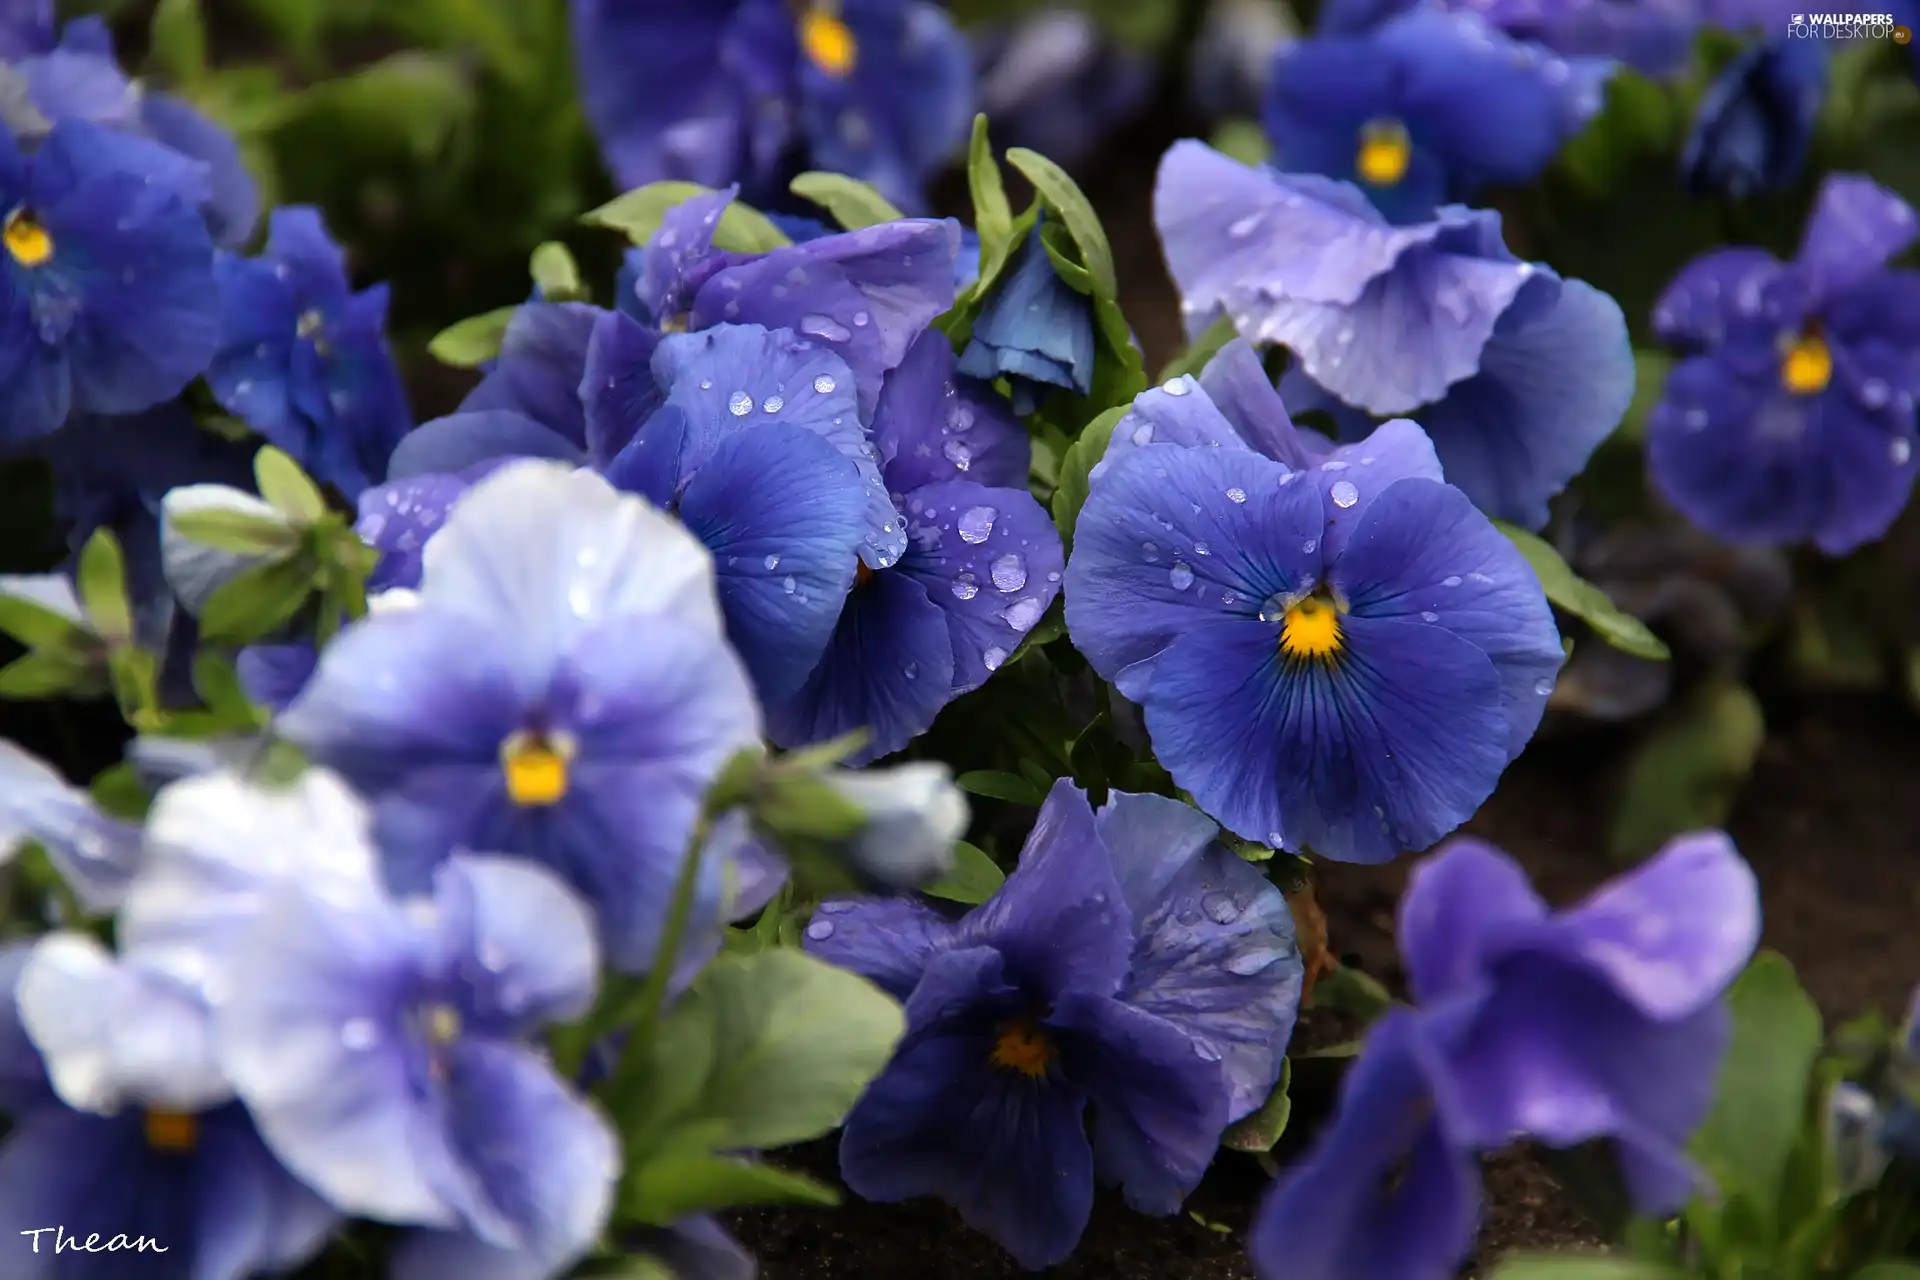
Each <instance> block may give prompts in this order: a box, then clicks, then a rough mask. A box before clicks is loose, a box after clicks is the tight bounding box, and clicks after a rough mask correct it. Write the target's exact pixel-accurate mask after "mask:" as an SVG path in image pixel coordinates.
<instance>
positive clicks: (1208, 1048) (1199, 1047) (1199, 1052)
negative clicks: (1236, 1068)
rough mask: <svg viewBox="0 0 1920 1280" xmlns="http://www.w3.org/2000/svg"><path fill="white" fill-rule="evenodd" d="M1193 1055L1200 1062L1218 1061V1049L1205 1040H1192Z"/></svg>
mask: <svg viewBox="0 0 1920 1280" xmlns="http://www.w3.org/2000/svg"><path fill="white" fill-rule="evenodd" d="M1193 1056H1194V1057H1196V1058H1198V1059H1200V1061H1202V1062H1218V1061H1220V1051H1219V1050H1218V1049H1216V1048H1214V1047H1213V1046H1212V1045H1210V1044H1208V1043H1207V1042H1206V1041H1205V1040H1195V1041H1194V1042H1193Z"/></svg>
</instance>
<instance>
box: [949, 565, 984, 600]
mask: <svg viewBox="0 0 1920 1280" xmlns="http://www.w3.org/2000/svg"><path fill="white" fill-rule="evenodd" d="M979 594H980V580H979V579H978V578H976V577H974V576H973V575H972V574H971V573H968V572H966V571H965V570H964V569H963V570H961V572H960V576H959V577H957V578H955V579H954V580H953V598H954V599H955V600H971V599H973V598H974V597H975V596H977V595H979Z"/></svg>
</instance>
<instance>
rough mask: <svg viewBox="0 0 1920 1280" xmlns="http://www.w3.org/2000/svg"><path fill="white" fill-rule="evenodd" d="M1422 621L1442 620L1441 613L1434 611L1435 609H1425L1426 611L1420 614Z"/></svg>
mask: <svg viewBox="0 0 1920 1280" xmlns="http://www.w3.org/2000/svg"><path fill="white" fill-rule="evenodd" d="M1420 621H1422V622H1438V621H1440V615H1439V614H1437V613H1435V612H1434V611H1433V610H1431V609H1428V610H1425V611H1424V612H1422V613H1421V615H1420Z"/></svg>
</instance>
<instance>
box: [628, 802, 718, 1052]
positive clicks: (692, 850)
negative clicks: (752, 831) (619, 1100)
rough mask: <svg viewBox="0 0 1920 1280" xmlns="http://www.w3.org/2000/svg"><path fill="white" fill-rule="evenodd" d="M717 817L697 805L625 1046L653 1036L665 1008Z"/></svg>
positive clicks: (645, 1040) (707, 805)
mask: <svg viewBox="0 0 1920 1280" xmlns="http://www.w3.org/2000/svg"><path fill="white" fill-rule="evenodd" d="M717 816H718V815H717V814H716V813H714V811H713V807H712V804H711V800H709V803H707V804H705V805H703V806H702V807H701V809H700V819H699V821H698V822H696V823H694V825H693V836H692V838H691V839H689V840H688V841H687V856H686V857H685V858H684V859H683V860H682V861H681V863H680V875H679V878H678V879H677V880H675V881H674V885H673V905H672V906H671V907H670V908H668V911H667V927H666V931H665V932H664V933H662V934H661V935H660V946H659V949H658V950H657V951H655V952H654V956H653V968H652V970H651V971H650V972H648V974H647V980H646V983H645V984H644V985H643V986H642V987H641V988H640V994H639V996H638V997H637V998H636V999H635V1001H634V1006H635V1009H636V1010H637V1012H638V1017H636V1018H635V1020H634V1024H633V1031H632V1039H630V1040H629V1041H628V1044H629V1045H639V1044H645V1043H646V1042H647V1041H649V1040H651V1039H652V1038H653V1032H654V1028H655V1027H656V1026H658V1025H659V1022H660V1014H661V1011H662V1010H663V1009H665V1007H666V1003H667V984H668V983H670V982H672V981H673V971H674V969H675V968H676V967H677V965H678V963H679V959H680V950H681V948H682V947H683V946H684V945H685V943H686V940H687V930H688V929H689V928H690V927H691V926H692V924H693V900H694V898H695V897H696V896H698V891H699V887H700V855H701V853H702V851H703V850H704V849H705V848H706V844H707V835H708V832H709V831H710V830H711V829H712V827H713V822H714V819H715V818H716V817H717Z"/></svg>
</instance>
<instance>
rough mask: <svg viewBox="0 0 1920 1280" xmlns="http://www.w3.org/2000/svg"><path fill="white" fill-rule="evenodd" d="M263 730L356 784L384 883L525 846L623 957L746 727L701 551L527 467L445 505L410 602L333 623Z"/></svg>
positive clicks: (743, 698)
mask: <svg viewBox="0 0 1920 1280" xmlns="http://www.w3.org/2000/svg"><path fill="white" fill-rule="evenodd" d="M849 563H851V554H850V553H849ZM638 631H644V632H645V634H646V636H647V643H646V644H644V645H636V644H634V643H632V637H633V636H634V635H635V634H637V632H638ZM277 727H278V730H279V732H280V733H281V734H282V735H283V736H285V737H286V738H287V739H288V740H289V741H291V742H294V743H296V744H298V745H299V746H300V747H301V748H302V750H304V751H306V753H307V754H308V756H309V757H310V758H312V759H314V760H316V761H318V762H321V763H324V764H326V765H328V766H330V767H332V768H335V769H337V770H338V771H339V772H341V773H342V774H344V775H345V776H346V777H348V778H349V779H350V780H352V781H353V782H354V784H355V785H357V786H359V787H360V788H362V790H363V791H364V793H365V794H366V795H367V796H368V797H369V798H370V800H371V802H372V805H373V808H374V812H375V815H376V819H377V822H378V826H379V831H380V836H381V840H382V845H383V851H384V852H385V853H386V855H387V858H386V872H387V878H388V881H389V883H390V884H392V885H393V886H394V888H395V889H396V890H397V891H399V892H419V891H421V890H423V889H424V888H425V887H426V886H427V885H428V884H429V883H430V882H431V879H432V874H433V870H434V868H435V867H436V866H438V865H439V864H440V863H441V862H442V861H443V860H444V859H445V858H446V857H447V855H448V854H449V853H451V852H452V851H453V850H455V849H457V848H468V849H487V850H496V851H501V852H506V853H511V854H516V855H521V856H525V857H528V858H532V859H535V860H537V861H540V862H542V863H544V864H545V865H547V866H548V867H551V868H552V869H553V870H555V871H556V872H558V873H559V874H560V875H561V876H562V877H563V878H565V879H566V880H567V881H568V882H569V883H571V884H572V885H573V886H574V887H575V888H576V889H577V890H579V892H580V893H581V894H582V895H583V896H584V897H585V898H586V899H587V900H588V901H589V902H590V903H591V904H592V905H593V907H594V908H595V910H596V912H597V913H598V916H599V924H600V929H601V940H602V944H603V946H604V947H605V949H606V951H607V954H608V956H609V958H610V959H611V961H612V962H613V963H614V964H616V965H618V966H620V967H622V968H627V969H632V968H636V967H644V966H645V965H646V964H647V963H648V962H649V961H650V960H651V959H652V957H653V952H654V948H655V946H656V943H657V938H658V933H659V930H660V928H661V927H662V925H663V923H664V920H665V915H666V910H667V903H668V900H669V898H670V897H671V893H670V888H671V886H672V884H673V882H674V879H675V877H676V876H677V875H678V873H679V868H680V865H681V863H682V861H683V860H684V858H685V856H686V845H687V841H688V838H689V836H690V835H691V833H692V830H693V823H694V819H695V816H696V813H697V811H698V808H699V803H700V797H701V795H702V794H703V793H704V791H705V790H706V787H707V785H708V783H710V782H711V781H712V778H713V775H714V774H715V773H716V772H717V771H718V770H719V768H720V766H721V765H722V764H724V763H725V762H726V760H727V759H728V758H730V757H731V756H732V754H733V753H734V752H735V751H736V750H738V749H740V748H743V747H748V746H751V745H753V744H755V743H756V742H757V741H758V740H759V728H760V726H759V715H758V711H757V709H756V707H755V706H754V702H753V696H752V691H751V689H750V688H749V686H748V684H747V678H746V674H745V672H744V671H743V670H742V669H741V667H740V664H739V660H738V659H737V658H736V657H735V656H734V654H733V652H732V650H731V649H729V648H728V647H727V645H726V644H725V642H724V641H723V639H722V636H721V619H720V611H719V608H718V604H717V602H716V600H715V595H714V580H713V565H712V561H711V559H710V558H709V556H708V555H707V553H706V551H705V550H703V549H702V548H701V547H700V545H699V544H698V543H697V542H695V541H694V540H693V539H692V538H691V537H690V536H688V534H687V532H686V531H685V530H684V529H683V528H681V527H680V526H679V525H678V524H676V523H675V522H673V521H672V520H670V519H668V518H667V517H665V516H664V515H662V514H661V513H660V512H658V511H656V510H654V509H652V508H651V507H649V506H648V505H647V504H646V503H644V502H642V501H640V500H639V499H636V498H632V497H628V496H625V495H622V494H619V493H617V492H615V491H614V490H613V489H612V488H611V487H609V486H608V484H607V483H606V481H604V480H602V479H601V478H600V477H599V476H596V475H594V474H593V473H592V472H590V471H580V470H575V469H573V468H571V467H569V466H567V465H565V464H556V463H551V462H541V461H520V462H515V463H512V464H511V465H509V466H506V467H504V468H502V469H501V470H500V471H498V472H497V473H496V474H494V475H491V476H489V477H488V478H487V479H486V480H484V481H482V482H481V483H480V484H478V485H476V486H475V487H474V488H473V489H472V490H471V491H470V492H468V493H467V494H466V495H465V496H464V497H463V498H462V499H461V500H460V502H459V504H458V505H457V507H456V508H455V509H454V512H453V514H452V516H451V517H450V518H449V519H448V520H447V523H446V525H445V526H444V527H443V528H442V529H441V530H440V531H439V533H437V534H435V535H434V537H433V540H432V542H431V544H430V545H429V548H428V552H427V557H426V568H425V573H424V575H423V577H422V578H421V583H420V590H419V598H418V602H417V604H416V605H415V607H412V608H404V609H397V610H392V611H385V612H382V613H379V614H376V615H374V616H372V617H369V618H367V619H364V620H362V621H361V622H358V623H355V624H353V625H351V626H349V627H348V628H347V629H346V630H345V631H343V632H342V633H341V634H340V636H339V637H337V638H336V639H335V640H334V641H333V642H332V643H331V644H329V645H328V646H327V647H326V649H325V650H324V651H323V652H322V653H321V655H320V663H319V668H318V670H317V671H316V672H315V673H314V676H313V679H312V681H311V682H310V683H309V684H308V685H307V686H306V688H305V690H304V691H303V692H302V693H301V694H300V696H299V698H298V699H297V700H296V701H295V702H294V704H293V705H292V706H291V707H290V708H288V710H287V711H286V712H285V713H284V714H283V715H282V716H281V717H280V719H279V721H278V722H277ZM712 870H713V875H712V876H710V877H709V883H708V885H707V890H708V892H707V895H706V898H705V899H703V900H713V899H716V898H717V896H718V892H719V874H718V870H717V869H712Z"/></svg>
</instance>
